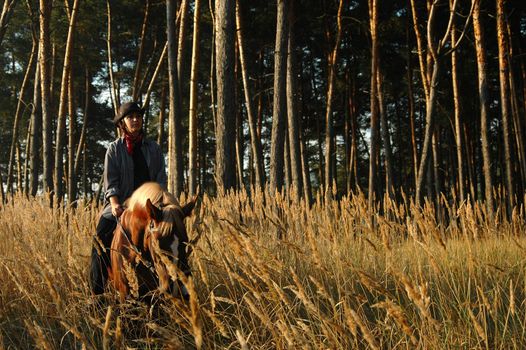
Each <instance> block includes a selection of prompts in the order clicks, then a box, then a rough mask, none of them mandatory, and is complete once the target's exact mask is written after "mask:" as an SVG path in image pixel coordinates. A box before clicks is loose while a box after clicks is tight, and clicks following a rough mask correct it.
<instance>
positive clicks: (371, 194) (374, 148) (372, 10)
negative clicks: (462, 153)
mask: <svg viewBox="0 0 526 350" xmlns="http://www.w3.org/2000/svg"><path fill="white" fill-rule="evenodd" d="M377 24H378V14H377V0H369V25H370V31H371V95H370V101H371V150H370V156H369V190H368V200H369V208H370V209H372V208H373V205H374V202H375V192H376V184H375V178H376V172H377V170H376V169H377V168H376V161H377V157H378V132H379V130H378V126H379V125H378V96H377V89H378V84H377V81H376V76H377V74H378V36H377Z"/></svg>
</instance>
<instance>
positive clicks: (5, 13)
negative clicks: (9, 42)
mask: <svg viewBox="0 0 526 350" xmlns="http://www.w3.org/2000/svg"><path fill="white" fill-rule="evenodd" d="M15 4H16V0H4V5H3V6H2V13H1V14H0V50H1V49H2V41H3V40H4V35H5V32H6V29H7V23H9V19H10V18H11V14H12V13H13V9H14V5H15ZM0 52H1V51H0Z"/></svg>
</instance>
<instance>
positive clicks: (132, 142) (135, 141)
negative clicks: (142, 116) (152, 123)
mask: <svg viewBox="0 0 526 350" xmlns="http://www.w3.org/2000/svg"><path fill="white" fill-rule="evenodd" d="M124 142H125V143H126V151H128V154H129V155H130V156H133V150H134V149H135V146H137V145H140V144H141V142H142V131H141V132H140V133H139V135H137V136H135V137H133V136H131V135H130V134H128V133H127V132H125V133H124Z"/></svg>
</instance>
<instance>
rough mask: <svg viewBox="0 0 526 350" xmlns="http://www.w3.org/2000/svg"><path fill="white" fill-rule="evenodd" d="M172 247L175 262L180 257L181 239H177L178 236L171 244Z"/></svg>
mask: <svg viewBox="0 0 526 350" xmlns="http://www.w3.org/2000/svg"><path fill="white" fill-rule="evenodd" d="M170 249H171V250H172V257H173V258H172V259H173V262H177V260H178V258H179V239H177V237H174V241H173V242H172V244H171V245H170Z"/></svg>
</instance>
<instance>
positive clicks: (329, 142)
mask: <svg viewBox="0 0 526 350" xmlns="http://www.w3.org/2000/svg"><path fill="white" fill-rule="evenodd" d="M343 3H344V2H343V0H340V4H339V6H338V14H337V17H336V23H337V30H336V40H335V43H334V47H333V49H332V52H331V53H330V55H329V77H328V82H327V106H326V109H325V190H326V192H329V191H328V190H329V189H330V188H331V187H332V181H333V175H334V174H333V172H332V170H333V167H334V164H335V159H334V158H335V156H334V154H335V150H334V142H333V138H334V131H333V125H332V124H333V121H332V109H333V102H334V101H333V100H334V84H335V82H334V81H335V79H336V63H337V60H338V53H339V51H340V42H341V36H342V35H341V34H342V12H343Z"/></svg>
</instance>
